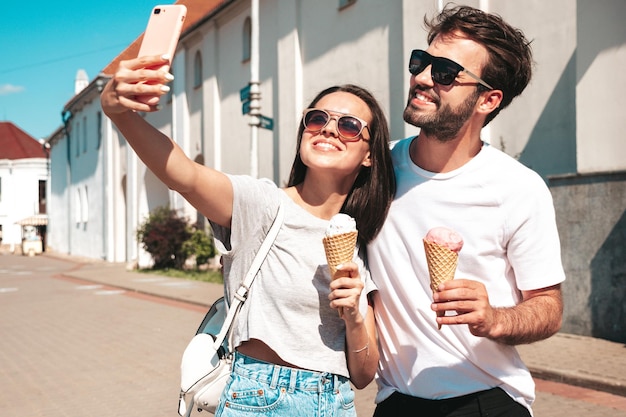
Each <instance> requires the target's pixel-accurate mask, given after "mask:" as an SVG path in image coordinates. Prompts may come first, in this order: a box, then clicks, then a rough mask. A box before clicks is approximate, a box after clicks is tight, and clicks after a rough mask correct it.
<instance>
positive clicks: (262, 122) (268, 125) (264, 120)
mask: <svg viewBox="0 0 626 417" xmlns="http://www.w3.org/2000/svg"><path fill="white" fill-rule="evenodd" d="M259 127H262V128H263V129H267V130H274V119H272V118H270V117H266V116H263V115H262V114H259Z"/></svg>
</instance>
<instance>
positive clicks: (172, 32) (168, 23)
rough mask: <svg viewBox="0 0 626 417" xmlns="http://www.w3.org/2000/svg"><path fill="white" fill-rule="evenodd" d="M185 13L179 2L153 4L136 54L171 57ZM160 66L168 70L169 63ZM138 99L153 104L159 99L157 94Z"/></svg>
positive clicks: (174, 50)
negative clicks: (166, 55)
mask: <svg viewBox="0 0 626 417" xmlns="http://www.w3.org/2000/svg"><path fill="white" fill-rule="evenodd" d="M186 15H187V8H186V7H185V6H183V5H181V4H168V5H159V6H155V7H154V8H153V9H152V12H151V13H150V19H149V20H148V25H147V26H146V31H145V32H144V35H143V39H142V41H141V46H140V47H139V53H138V54H137V56H138V57H141V56H146V55H164V54H168V55H169V56H170V58H171V59H173V58H174V53H175V52H176V45H177V44H178V38H179V37H180V32H181V30H182V28H183V22H184V21H185V16H186ZM161 68H162V69H163V70H164V71H169V65H163V66H162V67H161ZM138 99H139V101H142V102H144V103H146V104H151V105H154V104H157V102H158V101H159V96H142V97H140V98H138Z"/></svg>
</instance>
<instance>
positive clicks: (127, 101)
mask: <svg viewBox="0 0 626 417" xmlns="http://www.w3.org/2000/svg"><path fill="white" fill-rule="evenodd" d="M169 62H170V59H169V57H167V56H160V55H154V56H143V57H139V58H135V59H129V60H126V61H121V62H120V65H119V67H118V69H117V71H116V73H115V74H114V76H113V78H112V79H111V80H110V81H109V82H108V83H107V85H106V86H105V87H104V90H103V91H102V94H101V95H100V102H101V104H102V110H103V111H104V113H105V114H107V115H109V116H110V115H113V114H119V113H124V112H126V111H129V110H132V111H141V112H152V111H156V110H158V107H157V105H158V102H159V97H161V96H162V95H163V94H166V93H167V92H168V91H169V89H170V87H169V86H168V85H167V83H169V82H170V81H171V80H173V77H172V75H171V74H169V73H168V72H165V71H163V70H162V69H161V68H162V67H163V66H166V65H169ZM150 68H156V69H150ZM152 98H155V100H154V101H152Z"/></svg>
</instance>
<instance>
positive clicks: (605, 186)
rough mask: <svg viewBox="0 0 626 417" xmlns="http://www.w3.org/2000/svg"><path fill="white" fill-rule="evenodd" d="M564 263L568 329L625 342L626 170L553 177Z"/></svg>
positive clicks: (551, 180) (553, 191)
mask: <svg viewBox="0 0 626 417" xmlns="http://www.w3.org/2000/svg"><path fill="white" fill-rule="evenodd" d="M550 185H551V190H552V194H553V196H554V203H555V206H556V217H557V221H558V227H559V234H560V237H561V247H562V253H563V265H564V267H565V270H566V273H567V281H566V282H565V284H564V285H563V300H564V304H565V313H564V321H563V331H565V332H568V333H573V334H580V335H585V336H594V337H600V338H603V339H607V340H613V341H615V342H620V343H626V211H625V210H624V209H625V208H626V172H621V173H612V174H594V175H575V176H564V177H553V178H551V179H550Z"/></svg>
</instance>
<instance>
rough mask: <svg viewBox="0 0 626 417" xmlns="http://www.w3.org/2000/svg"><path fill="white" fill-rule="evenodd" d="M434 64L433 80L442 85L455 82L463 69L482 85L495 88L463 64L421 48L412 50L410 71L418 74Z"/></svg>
mask: <svg viewBox="0 0 626 417" xmlns="http://www.w3.org/2000/svg"><path fill="white" fill-rule="evenodd" d="M431 64H432V66H433V67H432V69H431V76H432V78H433V81H434V82H436V83H437V84H441V85H450V84H452V83H453V82H454V80H455V79H456V77H457V76H458V75H459V72H461V71H463V72H464V73H466V74H467V75H469V76H470V77H472V78H473V79H475V80H476V81H478V82H479V83H480V84H481V85H483V86H485V87H487V88H488V89H490V90H494V88H493V87H492V86H490V85H489V84H487V83H486V82H485V81H483V80H482V79H480V77H479V76H478V75H475V74H472V73H471V72H469V71H468V70H466V69H465V68H463V67H462V66H461V65H459V64H457V63H456V62H454V61H452V60H451V59H448V58H441V57H436V56H432V55H431V54H429V53H428V52H426V51H423V50H421V49H414V50H413V52H411V59H410V60H409V72H410V73H411V74H413V75H417V74H419V73H421V72H422V71H424V70H425V69H426V68H427V67H428V66H429V65H431Z"/></svg>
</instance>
